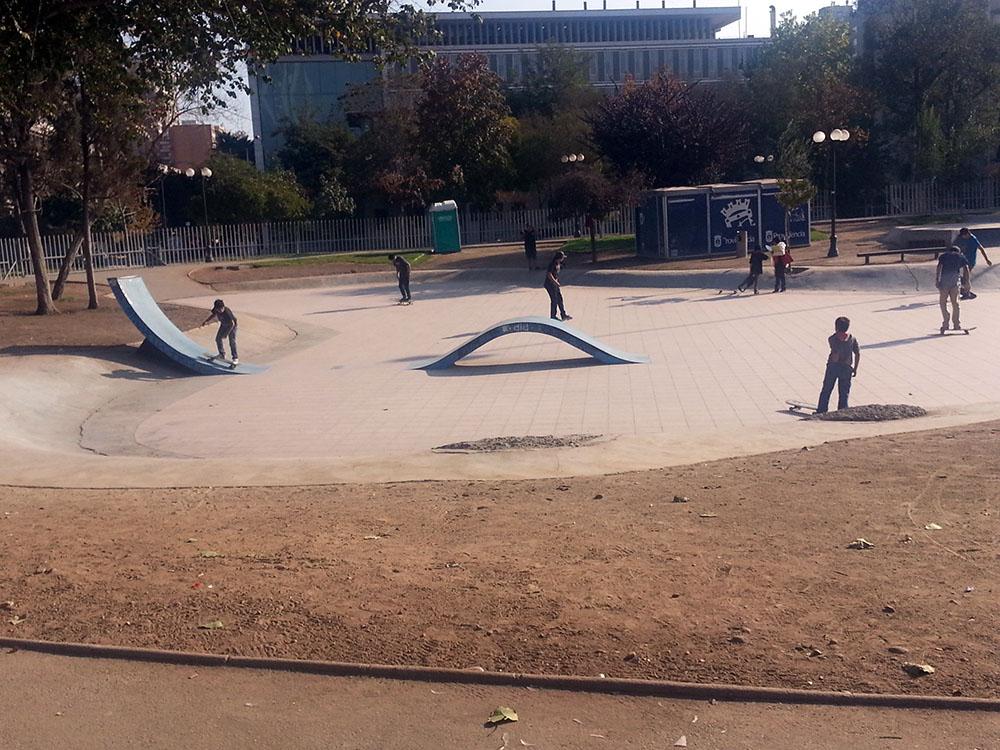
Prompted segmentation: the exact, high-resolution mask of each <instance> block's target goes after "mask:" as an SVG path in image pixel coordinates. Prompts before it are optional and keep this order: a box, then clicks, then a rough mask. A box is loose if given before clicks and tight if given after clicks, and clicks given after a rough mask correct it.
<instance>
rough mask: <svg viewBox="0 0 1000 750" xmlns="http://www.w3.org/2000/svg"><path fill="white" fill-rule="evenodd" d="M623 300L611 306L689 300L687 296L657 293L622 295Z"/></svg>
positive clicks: (671, 302)
mask: <svg viewBox="0 0 1000 750" xmlns="http://www.w3.org/2000/svg"><path fill="white" fill-rule="evenodd" d="M619 299H621V302H619V303H618V304H617V305H611V307H633V306H638V307H649V306H653V305H676V304H679V303H681V302H687V301H688V299H687V298H686V297H658V296H657V295H655V294H647V295H643V296H640V297H620V298H619Z"/></svg>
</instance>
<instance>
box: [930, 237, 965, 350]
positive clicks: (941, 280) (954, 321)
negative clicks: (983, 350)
mask: <svg viewBox="0 0 1000 750" xmlns="http://www.w3.org/2000/svg"><path fill="white" fill-rule="evenodd" d="M934 285H935V286H936V287H937V288H938V292H940V301H941V333H944V332H945V331H947V330H948V322H949V321H948V319H949V315H948V301H949V300H950V301H951V315H950V318H951V327H952V330H955V331H960V330H962V321H961V309H960V308H959V304H958V300H959V291H960V290H961V291H963V292H964V291H966V290H967V289H968V288H969V261H968V260H967V259H966V257H965V255H963V254H962V252H961V249H960V248H959V247H958V246H957V245H952V246H951V247H950V248H949V249H948V252H946V253H944V254H943V255H942V256H941V257H940V258H938V266H937V275H936V278H935V284H934Z"/></svg>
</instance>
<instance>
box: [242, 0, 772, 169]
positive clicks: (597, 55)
mask: <svg viewBox="0 0 1000 750" xmlns="http://www.w3.org/2000/svg"><path fill="white" fill-rule="evenodd" d="M583 5H584V8H583V9H582V10H545V11H504V12H483V13H475V14H470V13H439V14H437V15H436V26H437V28H438V29H439V31H440V37H439V38H437V39H434V40H424V43H423V44H422V47H423V48H424V49H427V50H433V51H434V52H435V53H436V54H437V55H440V56H444V57H447V58H454V57H457V56H458V55H461V54H463V53H465V54H467V53H479V54H482V55H484V56H485V57H486V58H487V60H488V61H489V66H490V68H491V69H492V70H493V71H494V72H495V73H496V74H497V75H498V76H500V78H501V79H503V80H504V81H505V82H507V83H509V84H512V85H516V84H517V83H518V81H520V80H521V79H522V76H523V75H524V73H525V72H526V71H527V70H528V69H529V68H530V66H531V63H532V61H533V59H534V58H535V56H536V55H537V52H538V50H539V48H542V47H545V46H547V45H552V44H559V45H565V46H567V47H570V48H572V49H574V50H576V51H578V52H581V53H584V54H585V56H586V60H587V66H588V75H589V78H590V81H591V83H592V84H593V85H594V86H596V87H598V88H602V89H608V90H611V89H613V88H614V87H616V86H620V85H621V84H622V83H623V82H624V81H626V80H628V79H634V80H638V81H643V80H647V79H649V78H651V77H652V76H654V75H655V74H656V73H657V72H658V71H660V70H667V71H669V72H670V73H672V74H674V75H676V76H678V77H679V78H681V79H683V80H688V81H717V80H721V79H723V78H725V77H727V76H734V75H741V73H742V70H743V68H744V66H746V64H747V63H748V62H749V61H750V60H751V59H752V58H753V57H754V56H755V55H756V53H757V51H758V50H759V49H760V48H761V46H762V45H763V44H766V43H767V41H768V40H767V39H753V38H747V39H739V38H736V39H720V38H719V36H718V35H719V32H720V31H722V30H723V29H724V28H726V27H729V26H731V25H732V24H736V23H738V22H739V21H740V18H741V12H742V11H741V8H739V7H691V8H642V9H639V8H636V9H617V10H588V9H587V8H586V3H583ZM693 5H695V6H696V5H697V3H696V2H695V3H694V4H693ZM330 53H331V49H330V47H329V45H328V44H327V43H326V42H325V40H323V39H322V38H319V37H313V38H309V39H304V40H301V41H300V42H299V43H298V45H297V48H296V54H294V55H288V56H285V57H282V58H281V59H279V60H278V61H277V62H276V63H274V64H273V65H270V66H268V68H267V69H266V71H265V75H266V80H264V79H261V78H255V79H252V80H251V82H250V84H251V111H252V114H253V124H254V133H255V135H257V136H259V140H258V141H257V142H256V143H257V157H258V158H257V164H258V165H261V166H264V165H266V164H267V162H268V159H269V157H271V156H273V154H274V152H275V150H276V149H277V148H280V135H278V132H277V131H278V130H279V129H280V128H281V127H282V125H283V124H284V123H286V122H289V121H294V120H296V119H298V118H300V117H302V116H307V117H310V118H316V119H320V120H329V119H334V120H340V121H343V122H349V118H350V114H351V112H350V105H348V106H347V107H345V104H344V101H343V97H344V95H345V94H346V93H347V92H348V91H349V90H350V88H351V86H352V85H355V84H364V83H367V82H371V81H374V80H375V79H376V78H378V77H379V76H382V77H387V78H390V77H392V76H393V75H394V74H395V73H397V72H400V69H399V68H398V67H397V68H393V69H386V70H382V71H379V70H378V69H377V68H376V67H375V65H374V64H373V63H372V62H371V61H370V60H362V61H359V62H346V61H344V60H340V59H338V58H337V57H335V56H333V55H331V54H330ZM416 70H417V63H416V61H414V62H412V63H411V64H410V66H409V69H408V71H407V70H405V69H404V70H402V72H416Z"/></svg>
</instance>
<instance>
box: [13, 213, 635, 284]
mask: <svg viewBox="0 0 1000 750" xmlns="http://www.w3.org/2000/svg"><path fill="white" fill-rule="evenodd" d="M632 221H633V217H632V211H631V210H629V209H622V210H620V211H615V212H613V213H612V214H611V215H610V216H609V217H608V218H607V220H605V221H603V222H601V224H600V229H601V233H602V234H605V235H608V234H631V233H632V232H633V226H632ZM459 224H460V226H461V234H462V242H463V244H465V245H478V244H492V243H502V242H518V241H520V239H521V231H522V230H523V229H524V228H525V227H527V226H532V227H534V228H535V232H536V236H537V237H538V239H556V238H567V237H573V236H575V235H579V234H580V233H581V230H582V223H581V222H580V221H579V220H576V219H567V220H564V221H552V220H550V219H549V217H548V212H547V211H546V210H544V209H538V210H531V211H505V212H496V213H483V214H473V213H468V214H461V215H460V216H459ZM75 239H76V238H75V237H74V236H73V235H72V234H56V235H46V236H44V237H43V238H42V241H43V246H44V250H45V263H46V266H47V268H48V270H49V272H55V271H57V270H58V268H59V265H60V264H61V262H62V259H63V258H64V257H66V252H67V251H68V250H69V248H70V247H71V246H72V245H73V243H74V240H75ZM92 243H93V255H94V265H95V266H96V267H97V268H99V269H109V268H122V269H125V268H138V267H143V266H156V265H166V264H172V263H198V262H203V261H205V260H206V258H207V257H209V256H210V257H212V258H213V259H214V260H215V261H239V260H250V259H253V258H260V257H266V256H283V255H315V254H325V253H348V252H363V251H378V250H384V251H390V250H399V251H402V250H421V249H427V248H430V247H431V246H432V240H431V226H430V221H429V220H428V218H427V217H426V216H401V217H396V218H390V219H342V220H331V221H294V222H292V221H290V222H268V223H260V224H226V225H209V226H207V227H205V226H200V227H176V228H171V229H157V230H154V231H152V232H148V233H138V232H129V231H124V232H94V233H93V237H92ZM74 270H77V271H80V270H83V258H82V255H81V257H78V258H77V259H76V261H75V262H74ZM31 273H32V266H31V255H30V252H29V249H28V242H27V240H26V239H25V238H23V237H16V238H10V239H3V238H0V280H2V279H3V278H5V277H7V276H27V275H30V274H31Z"/></svg>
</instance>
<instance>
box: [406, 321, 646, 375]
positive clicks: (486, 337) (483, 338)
mask: <svg viewBox="0 0 1000 750" xmlns="http://www.w3.org/2000/svg"><path fill="white" fill-rule="evenodd" d="M511 333H544V334H545V335H546V336H552V337H554V338H557V339H559V340H560V341H565V342H566V343H567V344H569V345H570V346H575V347H576V348H577V349H579V350H580V351H582V352H586V353H587V354H589V355H590V356H591V357H593V358H594V359H596V360H598V361H599V362H603V363H604V364H606V365H638V364H645V363H647V362H649V357H646V356H643V355H641V354H630V353H628V352H623V351H620V350H618V349H615V348H613V347H610V346H607V345H606V344H603V343H601V342H600V341H598V340H597V339H595V338H594V337H593V336H588V335H587V334H585V333H582V332H581V331H578V330H576V329H575V328H572V327H570V326H568V325H566V324H565V323H563V322H562V321H558V320H553V319H552V318H542V317H538V316H530V317H524V318H513V319H512V320H505V321H503V322H502V323H497V324H496V325H495V326H493V327H492V328H489V329H487V330H485V331H483V332H482V333H480V334H479V335H478V336H475V337H474V338H472V339H469V341H467V342H465V343H464V344H462V345H461V346H459V347H457V348H455V349H452V350H451V351H450V352H448V353H447V354H445V355H444V356H443V357H440V358H438V359H432V360H429V361H427V362H421V363H419V364H417V365H415V366H414V368H413V369H415V370H443V369H445V368H446V367H451V366H452V365H453V364H455V363H456V362H457V361H458V360H460V359H462V357H465V356H467V355H469V354H471V353H472V352H474V351H475V350H476V349H478V348H479V347H481V346H483V345H484V344H487V343H489V342H490V341H493V339H497V338H500V337H501V336H507V335H508V334H511Z"/></svg>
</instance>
